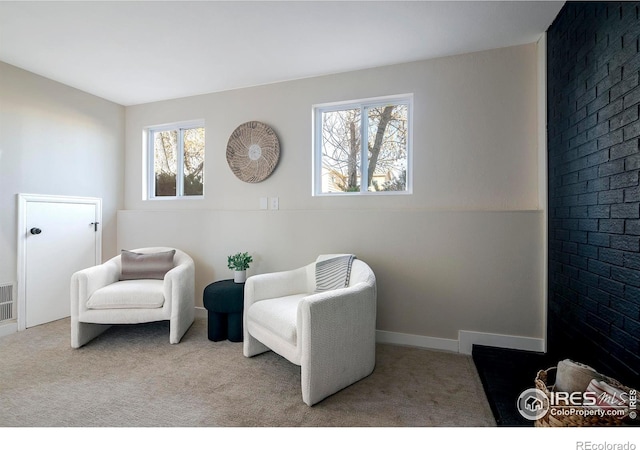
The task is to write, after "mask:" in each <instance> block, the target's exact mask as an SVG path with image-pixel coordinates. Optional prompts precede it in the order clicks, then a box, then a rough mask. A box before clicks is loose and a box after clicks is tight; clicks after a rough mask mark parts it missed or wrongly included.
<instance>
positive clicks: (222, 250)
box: [118, 44, 545, 340]
mask: <svg viewBox="0 0 640 450" xmlns="http://www.w3.org/2000/svg"><path fill="white" fill-rule="evenodd" d="M256 70H259V68H257V69H256ZM537 82H538V80H537V53H536V45H535V44H531V45H524V46H518V47H511V48H504V49H497V50H491V51H485V52H478V53H473V54H466V55H460V56H454V57H447V58H440V59H435V60H430V61H420V62H415V63H410V64H403V65H396V66H389V67H381V68H377V69H370V70H363V71H358V72H351V73H345V74H337V75H331V76H325V77H318V78H309V79H303V80H297V81H291V82H285V83H278V84H272V85H267V86H259V87H254V88H247V89H240V90H234V91H227V92H220V93H213V94H207V95H200V96H195V97H189V98H183V99H176V100H171V101H165V102H158V103H153V104H145V105H138V106H133V107H128V108H127V109H126V173H125V209H126V210H125V211H121V212H120V213H119V214H118V247H122V248H133V247H141V246H146V245H156V244H157V245H174V246H177V247H181V248H183V249H184V250H186V251H187V252H189V253H191V254H192V256H193V257H194V259H195V260H196V265H197V267H198V269H197V273H196V278H197V279H196V282H197V288H198V291H199V292H201V290H202V289H203V288H204V286H206V285H207V284H208V283H210V282H212V281H214V280H218V279H223V278H229V277H230V276H231V274H230V272H229V271H228V269H226V257H227V255H228V254H230V253H232V252H236V251H248V252H250V253H252V254H254V255H255V256H256V263H255V264H254V265H253V267H252V268H251V270H250V275H251V274H252V273H260V272H266V271H272V270H281V269H288V268H292V267H296V266H298V265H301V264H305V263H307V262H310V261H312V260H313V259H315V257H316V255H317V254H318V253H325V252H342V251H353V252H355V253H356V254H357V255H358V256H359V257H360V258H361V259H363V260H365V261H367V262H368V263H370V264H371V266H372V267H373V268H374V270H375V272H376V275H377V278H378V285H379V298H378V306H379V310H378V311H379V314H378V329H379V330H383V331H389V332H394V333H406V334H409V335H418V336H430V337H434V338H441V339H451V340H455V339H457V338H458V331H459V330H468V331H477V332H485V333H495V334H506V335H519V336H525V337H532V338H536V339H539V338H542V337H543V324H544V318H543V309H544V305H543V303H544V302H543V281H542V280H543V274H542V267H543V261H542V254H543V253H542V252H543V247H544V240H543V230H544V227H545V224H544V220H543V212H542V211H540V205H539V196H538V187H539V179H538V120H537V115H538V108H537V104H538V101H537V92H538V91H537ZM404 93H413V94H414V120H413V126H414V134H413V144H414V147H413V151H414V155H413V162H414V172H413V173H414V183H413V188H414V193H413V195H408V196H384V197H374V196H370V197H342V198H336V197H312V196H311V169H312V168H311V161H312V154H311V125H312V124H311V110H312V105H314V104H318V103H326V102H333V101H340V100H353V99H359V98H367V97H377V96H384V95H392V94H404ZM199 118H203V119H204V120H205V123H206V133H207V137H206V139H207V143H206V145H207V149H206V162H205V183H206V187H205V199H202V200H185V201H179V202H173V201H166V200H165V201H145V200H143V197H142V192H143V190H142V189H143V162H142V161H143V152H144V148H143V145H142V143H143V131H142V130H143V128H144V127H145V126H149V125H157V124H163V123H168V122H174V121H184V120H190V119H199ZM250 120H258V121H262V122H265V123H267V124H268V125H270V126H271V127H273V128H274V130H275V131H276V133H277V134H278V136H279V139H280V143H281V160H280V163H279V164H278V166H277V167H276V170H275V171H274V173H273V174H272V175H271V177H270V178H268V179H267V180H265V181H264V182H262V183H258V184H249V183H243V182H242V181H240V180H238V179H237V178H235V176H234V175H233V173H232V172H231V170H230V169H229V167H228V165H227V162H226V157H225V151H226V145H227V140H228V138H229V136H230V134H231V132H232V131H233V130H234V129H235V128H236V127H237V126H238V125H240V124H241V123H243V122H246V121H250ZM260 197H279V199H280V210H278V211H261V210H259V209H258V207H259V198H260ZM198 303H199V304H200V305H201V304H202V299H201V298H199V299H198Z"/></svg>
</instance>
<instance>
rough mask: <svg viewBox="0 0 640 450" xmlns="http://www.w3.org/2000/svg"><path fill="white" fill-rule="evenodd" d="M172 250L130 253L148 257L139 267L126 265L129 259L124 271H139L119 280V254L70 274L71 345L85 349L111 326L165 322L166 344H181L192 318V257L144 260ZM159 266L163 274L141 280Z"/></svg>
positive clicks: (177, 255) (179, 254)
mask: <svg viewBox="0 0 640 450" xmlns="http://www.w3.org/2000/svg"><path fill="white" fill-rule="evenodd" d="M172 250H174V249H172V248H167V247H148V248H140V249H135V250H132V252H135V253H137V254H143V256H142V257H140V256H139V255H137V256H138V257H139V258H145V257H146V262H144V261H143V262H142V263H141V264H143V265H142V266H135V265H133V264H134V263H131V264H132V265H131V266H130V265H129V263H128V259H127V262H126V263H127V264H126V268H127V269H129V268H131V267H133V268H134V270H137V269H136V268H137V267H139V268H140V269H139V270H140V272H137V273H135V272H134V273H131V272H127V275H128V276H123V272H122V255H118V256H116V257H114V258H111V259H110V260H108V261H107V262H105V263H104V264H100V265H97V266H94V267H90V268H88V269H84V270H80V271H78V272H76V273H74V274H73V275H72V277H71V346H72V347H73V348H79V347H81V346H83V345H85V344H86V343H87V342H89V341H91V340H92V339H93V338H95V337H96V336H98V335H100V334H101V333H103V332H104V331H106V330H107V329H108V328H109V327H110V326H111V325H114V324H135V323H144V322H156V321H161V320H168V321H169V342H170V343H172V344H177V343H179V342H180V340H181V339H182V336H183V335H184V334H185V333H186V332H187V330H188V329H189V327H190V326H191V324H192V323H193V321H194V317H195V282H194V279H195V268H194V263H193V259H191V257H190V256H189V255H187V254H186V253H184V252H183V251H181V250H177V249H176V250H175V254H174V255H173V262H171V260H170V259H169V260H168V262H166V261H165V263H164V265H163V264H160V265H159V264H158V262H157V260H156V261H155V262H154V261H151V262H149V261H148V257H149V256H150V255H149V254H156V255H161V254H162V253H163V252H170V251H172ZM135 257H136V256H133V258H135ZM144 264H146V265H144ZM167 264H169V266H168V267H167V266H166V265H167ZM163 266H164V269H163V270H162V267H163ZM158 267H160V268H161V272H160V275H159V276H155V278H156V279H143V278H146V276H145V274H144V272H145V271H149V270H151V272H154V271H155V272H156V273H157V269H158ZM171 267H172V268H171ZM166 270H168V271H167V272H166V274H164V278H162V273H163V272H164V271H166ZM152 276H153V275H152ZM121 278H125V281H121Z"/></svg>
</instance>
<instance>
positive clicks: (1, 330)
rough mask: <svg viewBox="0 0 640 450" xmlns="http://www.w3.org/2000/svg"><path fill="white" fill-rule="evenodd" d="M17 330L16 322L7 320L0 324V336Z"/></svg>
mask: <svg viewBox="0 0 640 450" xmlns="http://www.w3.org/2000/svg"><path fill="white" fill-rule="evenodd" d="M16 331H18V324H17V322H9V323H3V324H0V337H2V336H8V335H10V334H13V333H15V332H16Z"/></svg>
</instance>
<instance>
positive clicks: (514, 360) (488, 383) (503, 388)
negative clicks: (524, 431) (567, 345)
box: [473, 345, 557, 427]
mask: <svg viewBox="0 0 640 450" xmlns="http://www.w3.org/2000/svg"><path fill="white" fill-rule="evenodd" d="M473 361H474V363H475V365H476V368H477V369H478V374H479V375H480V380H481V381H482V385H483V386H484V390H485V393H486V395H487V399H488V400H489V405H490V406H491V410H492V411H493V415H494V417H495V418H496V423H497V424H498V426H502V427H531V426H533V422H531V421H530V420H527V419H525V418H524V417H522V416H521V415H520V413H519V412H518V410H517V408H516V402H517V400H518V396H519V395H520V394H521V393H522V392H523V391H524V390H526V389H529V388H533V387H535V386H534V380H535V378H536V374H537V373H538V370H540V369H548V368H549V367H553V366H555V365H556V364H557V361H556V360H552V358H551V357H550V356H548V355H546V354H544V353H536V352H527V351H523V350H511V349H505V348H497V347H486V346H483V345H474V346H473Z"/></svg>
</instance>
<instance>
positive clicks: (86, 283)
mask: <svg viewBox="0 0 640 450" xmlns="http://www.w3.org/2000/svg"><path fill="white" fill-rule="evenodd" d="M119 279H120V268H119V267H118V264H117V263H116V262H115V261H113V260H109V261H107V262H105V263H104V264H100V265H97V266H93V267H89V268H86V269H83V270H80V271H78V272H76V273H74V274H73V275H72V276H71V317H77V316H78V314H79V313H80V312H81V311H86V304H87V300H89V297H91V295H92V294H93V293H94V292H95V291H97V290H98V289H100V288H103V287H105V286H108V285H109V284H113V283H115V282H116V281H118V280H119Z"/></svg>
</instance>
